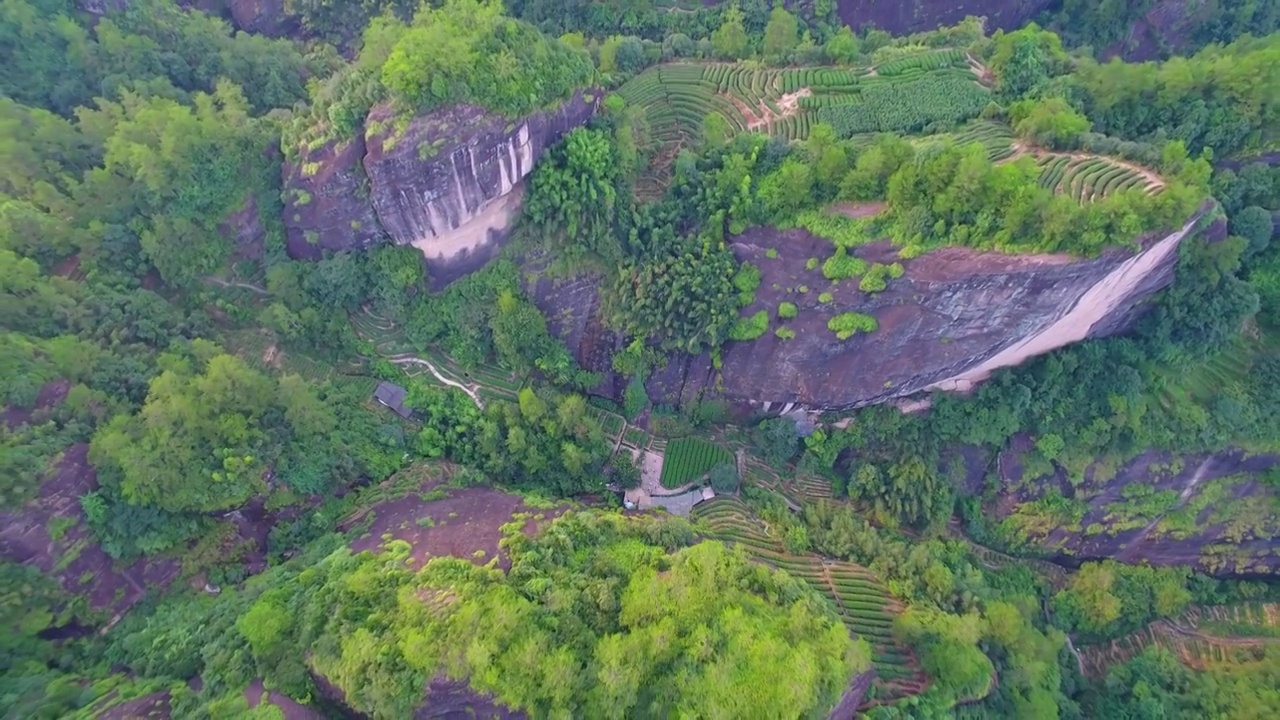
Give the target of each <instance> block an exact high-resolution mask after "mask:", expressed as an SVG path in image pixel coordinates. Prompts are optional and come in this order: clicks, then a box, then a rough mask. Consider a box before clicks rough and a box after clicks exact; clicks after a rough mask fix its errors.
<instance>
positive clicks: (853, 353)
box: [534, 216, 1206, 410]
mask: <svg viewBox="0 0 1280 720" xmlns="http://www.w3.org/2000/svg"><path fill="white" fill-rule="evenodd" d="M1199 217H1200V216H1197V218H1196V219H1194V220H1192V221H1190V222H1188V223H1187V225H1186V226H1185V227H1183V228H1180V229H1179V230H1178V231H1176V232H1173V233H1170V234H1168V235H1167V236H1165V237H1161V238H1152V239H1149V240H1148V241H1147V242H1145V243H1144V244H1143V246H1142V250H1140V251H1138V252H1134V251H1133V250H1125V249H1114V250H1110V251H1108V252H1105V253H1103V254H1102V255H1101V256H1100V257H1097V258H1093V259H1088V260H1082V259H1079V258H1074V257H1071V256H1066V255H1022V256H1013V255H1004V254H998V253H983V252H976V251H972V250H966V249H962V248H946V249H942V250H937V251H934V252H930V253H926V254H925V255H922V256H920V257H918V258H915V259H912V260H907V261H905V262H904V263H903V264H904V266H905V268H906V272H905V275H904V276H903V277H902V278H900V279H898V280H890V281H889V287H888V289H887V290H885V291H884V292H881V293H878V294H875V295H870V294H868V293H865V292H862V291H860V290H859V289H858V287H857V281H856V279H855V280H846V281H844V282H841V283H840V284H839V285H838V286H835V287H830V283H829V282H828V281H827V280H826V279H825V278H824V277H823V276H822V271H821V268H820V267H819V268H815V269H813V270H808V269H807V268H806V262H807V260H808V259H809V258H825V257H828V256H830V255H831V252H832V248H831V245H830V243H829V242H827V241H826V240H823V239H821V238H817V237H814V236H813V235H810V234H809V233H808V232H806V231H804V230H791V231H787V232H782V233H780V232H778V231H776V230H773V229H769V228H753V229H751V230H748V231H747V232H746V233H744V234H743V235H741V236H739V237H738V238H736V239H735V240H734V242H733V250H734V253H735V254H736V255H737V256H738V258H739V259H740V260H748V261H750V262H752V263H754V264H755V265H756V266H758V267H760V268H761V270H762V271H763V280H762V282H761V284H760V288H759V289H758V290H757V291H756V302H755V303H754V304H753V305H752V306H751V307H749V308H747V309H746V310H744V311H743V314H744V315H746V314H751V313H754V312H756V311H757V310H766V311H768V312H769V313H770V315H771V323H770V332H767V333H766V334H765V335H764V336H763V337H761V338H759V339H757V340H754V341H750V342H730V343H728V344H726V345H725V347H724V348H723V350H722V358H723V363H722V367H721V369H720V370H719V371H718V372H717V371H716V370H715V369H714V367H713V365H712V362H711V358H710V357H708V356H705V355H704V356H702V357H697V358H689V357H687V356H676V357H673V358H671V361H670V362H669V363H668V365H667V367H666V368H663V369H661V370H657V371H655V372H654V373H653V375H652V376H651V377H650V378H649V383H648V390H649V394H650V397H651V398H653V399H654V401H655V402H662V403H684V402H689V401H690V400H692V399H695V398H697V397H699V396H714V397H721V398H724V399H726V400H730V401H734V402H739V403H752V404H756V405H763V406H764V408H765V409H766V410H776V409H783V408H785V409H790V407H788V406H803V407H807V408H813V409H842V408H853V407H860V406H864V405H872V404H876V403H881V402H886V401H890V400H894V399H896V398H902V397H905V396H908V395H912V394H914V393H918V392H921V391H926V390H937V389H945V390H965V389H968V388H969V387H971V386H972V385H973V384H974V383H975V382H979V381H981V380H983V379H985V378H986V377H988V376H989V375H990V373H991V372H992V371H993V370H995V369H997V368H1000V367H1008V366H1012V365H1017V364H1019V363H1021V362H1022V361H1024V360H1026V359H1027V358H1030V357H1033V356H1035V355H1039V354H1043V353H1045V352H1048V351H1050V350H1053V349H1055V348H1058V347H1062V346H1064V345H1067V344H1069V343H1073V342H1077V341H1079V340H1082V339H1085V338H1092V337H1102V336H1105V335H1109V334H1113V333H1117V332H1122V331H1124V330H1127V329H1128V328H1129V327H1131V326H1132V323H1133V321H1134V320H1135V319H1136V318H1137V317H1138V316H1139V315H1140V314H1141V312H1142V310H1143V309H1144V308H1145V305H1146V302H1147V300H1148V299H1149V298H1150V297H1151V296H1152V295H1153V294H1154V293H1155V292H1157V291H1158V290H1160V289H1162V288H1164V287H1165V286H1167V285H1168V284H1169V283H1170V282H1172V280H1173V270H1174V267H1175V264H1176V260H1177V248H1178V246H1179V244H1180V243H1181V242H1182V241H1183V240H1184V238H1186V237H1187V236H1189V235H1195V234H1197V233H1199V234H1203V232H1204V231H1205V229H1206V228H1203V227H1201V224H1200V223H1199ZM769 249H777V251H778V256H777V257H776V258H772V259H771V258H769V257H767V254H766V253H767V251H768V250H769ZM858 254H859V255H860V256H862V257H864V259H866V260H868V261H876V262H884V263H889V262H892V261H893V260H894V259H895V256H896V250H895V249H894V248H892V247H889V246H888V245H887V244H885V243H881V244H877V245H872V246H868V247H864V248H860V249H859V250H858ZM590 284H591V283H589V282H588V283H587V285H588V286H590ZM580 290H581V289H580ZM584 292H585V293H587V295H590V287H588V288H587V289H586V290H583V291H582V292H568V293H567V292H552V291H550V290H549V289H547V288H543V287H541V286H539V287H538V288H535V293H534V294H535V297H536V301H537V302H538V304H539V306H540V307H541V308H542V309H543V311H544V312H545V313H546V314H547V316H548V317H549V318H556V317H560V316H563V315H565V314H566V313H567V314H568V316H569V318H570V320H571V322H568V323H563V322H562V323H559V324H557V323H556V322H554V321H553V322H552V323H551V326H552V329H553V330H554V331H557V332H560V334H561V337H563V338H565V339H566V342H568V343H569V345H570V347H571V349H574V350H575V351H576V353H577V356H578V358H579V362H581V363H583V364H584V366H585V367H588V368H589V369H592V370H596V371H599V372H606V373H607V372H608V367H607V363H602V362H600V359H599V358H600V356H601V355H602V354H606V353H605V352H603V348H602V347H601V346H602V345H603V346H604V347H605V348H612V347H616V346H617V343H618V339H617V338H616V337H613V336H612V335H611V334H608V333H602V332H598V331H595V332H593V331H591V330H590V329H591V328H593V327H597V326H598V325H599V324H600V319H599V317H598V312H597V310H596V308H597V307H598V299H594V298H590V297H588V298H584V297H579V296H581V295H583V293H584ZM822 292H830V293H831V295H832V298H831V300H830V302H825V303H824V302H820V301H819V294H820V293H822ZM784 301H785V302H792V303H795V304H796V305H797V306H798V307H799V314H798V316H797V317H796V318H795V319H793V320H788V321H785V325H786V326H787V327H789V328H791V329H792V330H794V331H795V333H796V337H795V338H794V339H791V340H783V339H780V338H778V337H776V336H775V335H774V334H773V332H772V330H774V329H776V328H777V327H779V326H780V325H781V324H783V323H782V321H779V320H778V319H777V317H776V311H777V307H778V304H779V303H781V302H784ZM846 311H852V312H860V313H865V314H868V315H871V316H873V317H875V318H876V320H877V322H878V323H879V328H878V329H877V330H876V331H875V332H872V333H867V334H859V335H856V336H854V337H852V338H849V339H847V340H843V341H841V340H838V339H837V338H836V336H835V334H834V333H833V332H832V331H831V330H829V329H828V328H827V322H828V321H829V320H830V319H831V318H832V317H833V316H834V315H836V314H838V313H841V312H846ZM620 385H621V383H620V381H618V380H617V379H613V380H612V381H608V380H607V381H606V387H607V388H611V389H613V391H614V392H613V393H612V394H614V395H615V397H616V396H617V390H618V388H619V387H620Z"/></svg>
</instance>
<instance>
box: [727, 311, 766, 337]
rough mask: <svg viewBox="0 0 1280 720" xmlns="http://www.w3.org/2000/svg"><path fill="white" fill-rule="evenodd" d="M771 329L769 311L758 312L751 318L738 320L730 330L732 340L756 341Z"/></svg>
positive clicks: (750, 316)
mask: <svg viewBox="0 0 1280 720" xmlns="http://www.w3.org/2000/svg"><path fill="white" fill-rule="evenodd" d="M768 329H769V311H768V310H757V311H756V312H754V313H752V314H751V315H749V316H746V317H741V318H738V320H737V321H736V322H734V323H733V326H732V327H730V328H729V339H730V340H738V341H744V340H755V339H756V338H758V337H760V336H762V335H764V334H765V332H766V331H767V330H768Z"/></svg>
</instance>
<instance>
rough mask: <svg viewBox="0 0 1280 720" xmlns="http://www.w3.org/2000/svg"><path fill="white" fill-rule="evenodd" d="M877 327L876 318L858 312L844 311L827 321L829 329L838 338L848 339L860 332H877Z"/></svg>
mask: <svg viewBox="0 0 1280 720" xmlns="http://www.w3.org/2000/svg"><path fill="white" fill-rule="evenodd" d="M877 327H879V326H878V324H877V323H876V319H875V318H873V317H871V316H870V315H866V314H863V313H856V312H843V313H840V314H839V315H835V316H833V317H832V318H831V319H830V320H828V321H827V329H828V330H830V331H831V332H833V333H835V334H836V339H837V340H848V339H849V338H851V337H853V336H854V335H857V334H858V333H860V332H862V333H869V332H875V330H876V328H877Z"/></svg>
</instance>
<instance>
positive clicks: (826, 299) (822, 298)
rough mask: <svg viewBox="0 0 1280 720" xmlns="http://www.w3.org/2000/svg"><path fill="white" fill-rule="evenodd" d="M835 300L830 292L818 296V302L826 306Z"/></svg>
mask: <svg viewBox="0 0 1280 720" xmlns="http://www.w3.org/2000/svg"><path fill="white" fill-rule="evenodd" d="M834 299H835V298H834V297H833V296H832V295H831V293H829V292H824V293H820V294H819V295H818V302H820V303H824V304H825V303H829V302H831V301H832V300H834Z"/></svg>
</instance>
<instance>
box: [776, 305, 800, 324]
mask: <svg viewBox="0 0 1280 720" xmlns="http://www.w3.org/2000/svg"><path fill="white" fill-rule="evenodd" d="M796 312H797V309H796V304H795V303H789V302H784V303H779V304H778V317H780V318H782V319H783V320H790V319H791V318H793V317H795V316H796Z"/></svg>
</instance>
